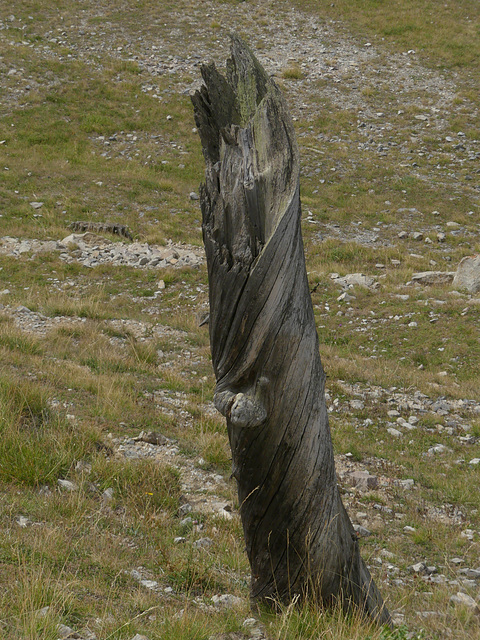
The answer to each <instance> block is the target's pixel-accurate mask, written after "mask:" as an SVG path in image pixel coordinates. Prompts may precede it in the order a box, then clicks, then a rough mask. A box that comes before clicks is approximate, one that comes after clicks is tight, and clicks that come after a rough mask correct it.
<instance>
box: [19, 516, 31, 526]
mask: <svg viewBox="0 0 480 640" xmlns="http://www.w3.org/2000/svg"><path fill="white" fill-rule="evenodd" d="M15 522H16V523H17V524H18V526H19V527H21V528H22V529H25V528H26V527H28V526H29V525H30V524H32V521H31V520H30V519H29V518H27V517H26V516H17V517H16V518H15Z"/></svg>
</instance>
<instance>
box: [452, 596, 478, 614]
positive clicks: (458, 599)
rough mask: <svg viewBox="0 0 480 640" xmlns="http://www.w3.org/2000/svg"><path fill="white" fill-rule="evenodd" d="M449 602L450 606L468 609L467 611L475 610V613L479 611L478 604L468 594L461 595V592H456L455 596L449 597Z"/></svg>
mask: <svg viewBox="0 0 480 640" xmlns="http://www.w3.org/2000/svg"><path fill="white" fill-rule="evenodd" d="M450 602H451V603H452V604H458V605H461V606H464V607H468V608H469V609H475V610H476V611H477V612H478V611H479V608H478V604H477V602H476V601H475V600H474V599H473V598H472V596H469V595H468V593H463V592H462V591H457V593H456V594H455V595H453V596H451V597H450Z"/></svg>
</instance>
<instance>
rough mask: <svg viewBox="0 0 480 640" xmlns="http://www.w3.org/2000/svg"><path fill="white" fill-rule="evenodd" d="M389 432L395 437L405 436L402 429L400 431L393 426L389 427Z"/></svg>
mask: <svg viewBox="0 0 480 640" xmlns="http://www.w3.org/2000/svg"><path fill="white" fill-rule="evenodd" d="M387 432H388V433H389V434H390V435H391V436H393V437H394V438H402V437H403V433H402V432H401V431H399V430H398V429H394V428H393V427H389V428H388V429H387Z"/></svg>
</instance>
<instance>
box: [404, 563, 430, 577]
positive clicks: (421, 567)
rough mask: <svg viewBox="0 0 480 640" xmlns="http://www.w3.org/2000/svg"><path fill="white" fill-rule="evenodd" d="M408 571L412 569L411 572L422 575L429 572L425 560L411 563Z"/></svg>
mask: <svg viewBox="0 0 480 640" xmlns="http://www.w3.org/2000/svg"><path fill="white" fill-rule="evenodd" d="M408 571H410V573H417V574H420V575H426V574H427V573H428V571H427V565H426V564H425V563H424V562H417V563H416V564H412V565H410V566H409V567H408Z"/></svg>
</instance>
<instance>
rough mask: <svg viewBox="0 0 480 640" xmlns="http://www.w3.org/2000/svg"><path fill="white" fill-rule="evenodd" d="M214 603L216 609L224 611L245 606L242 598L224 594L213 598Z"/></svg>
mask: <svg viewBox="0 0 480 640" xmlns="http://www.w3.org/2000/svg"><path fill="white" fill-rule="evenodd" d="M212 602H213V604H214V605H215V606H216V607H219V608H222V609H233V608H234V607H240V606H242V605H243V600H242V598H238V597H237V596H233V595H232V594H230V593H224V594H222V595H221V596H212Z"/></svg>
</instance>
